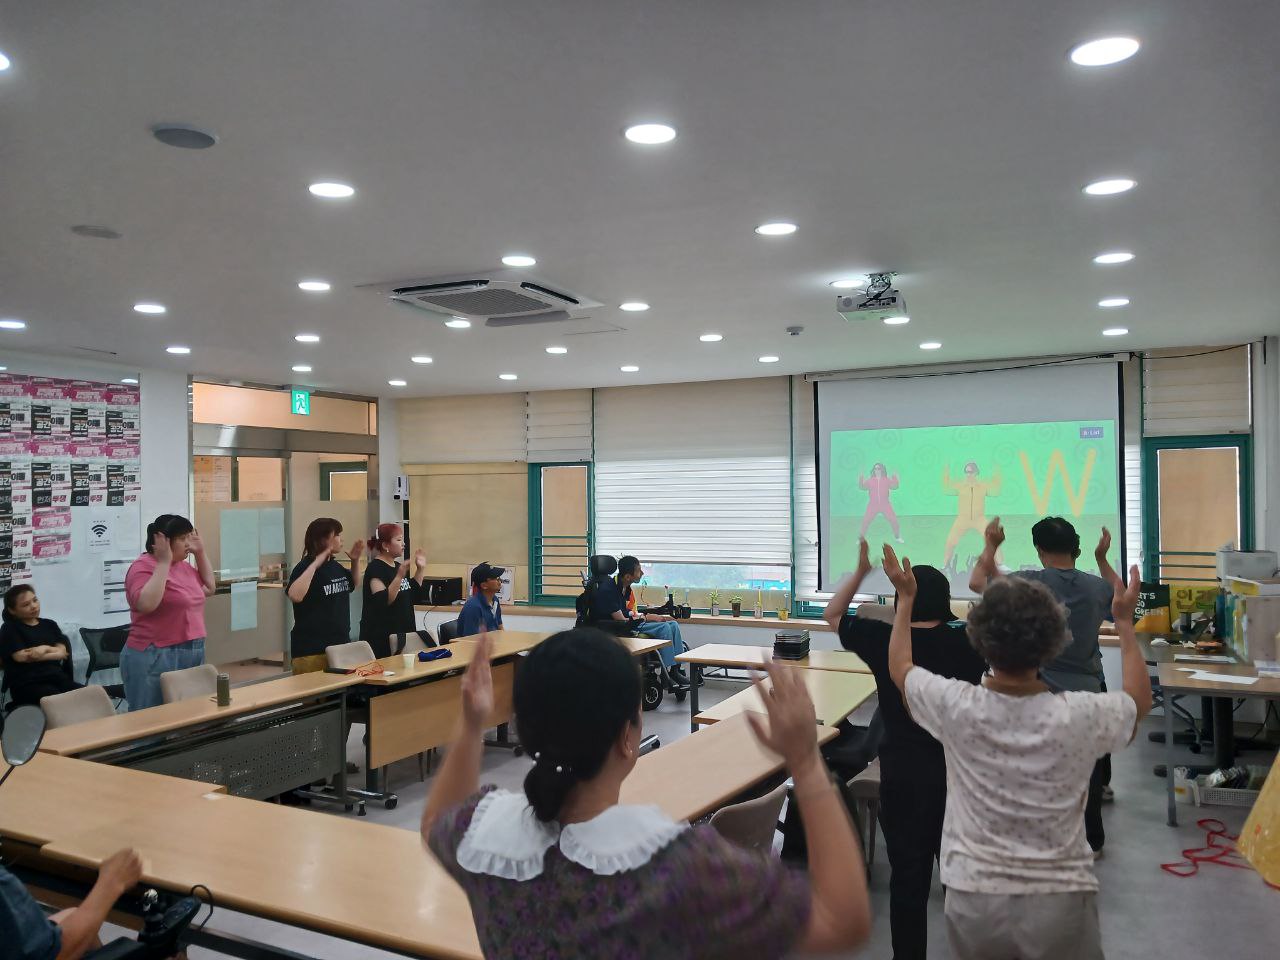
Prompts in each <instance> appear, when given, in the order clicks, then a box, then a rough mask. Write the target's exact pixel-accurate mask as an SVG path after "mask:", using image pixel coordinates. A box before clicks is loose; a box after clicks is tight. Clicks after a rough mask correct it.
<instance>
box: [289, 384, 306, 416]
mask: <svg viewBox="0 0 1280 960" xmlns="http://www.w3.org/2000/svg"><path fill="white" fill-rule="evenodd" d="M290 409H291V410H293V412H294V413H295V414H297V415H298V416H300V417H309V416H311V391H310V390H299V389H298V388H297V387H294V389H293V401H292V403H291V404H290Z"/></svg>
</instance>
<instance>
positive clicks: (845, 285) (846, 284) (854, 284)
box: [830, 277, 867, 290]
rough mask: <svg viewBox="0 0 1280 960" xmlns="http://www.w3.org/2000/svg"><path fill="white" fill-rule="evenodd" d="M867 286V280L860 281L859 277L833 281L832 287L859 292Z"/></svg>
mask: <svg viewBox="0 0 1280 960" xmlns="http://www.w3.org/2000/svg"><path fill="white" fill-rule="evenodd" d="M866 285H867V281H866V280H859V279H858V278H857V277H842V278H841V279H839V280H832V281H831V283H830V286H833V287H835V288H836V289H837V290H859V289H861V288H862V287H865V286H866Z"/></svg>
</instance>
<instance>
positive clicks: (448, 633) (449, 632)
mask: <svg viewBox="0 0 1280 960" xmlns="http://www.w3.org/2000/svg"><path fill="white" fill-rule="evenodd" d="M436 629H437V630H439V631H440V642H441V643H452V642H453V641H454V640H457V639H458V621H457V618H454V619H453V620H446V621H445V622H444V623H442V624H440V626H439V627H437V628H436Z"/></svg>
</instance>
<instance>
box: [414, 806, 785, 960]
mask: <svg viewBox="0 0 1280 960" xmlns="http://www.w3.org/2000/svg"><path fill="white" fill-rule="evenodd" d="M493 789H494V788H493V787H484V788H482V789H481V790H480V791H479V792H478V793H476V794H475V795H473V796H471V797H469V798H468V799H467V800H465V801H464V802H463V803H461V804H460V805H458V806H457V807H455V808H454V809H452V810H450V811H448V812H447V813H445V814H443V815H442V816H441V817H440V818H439V820H437V821H436V823H435V825H434V826H433V827H432V830H431V836H430V847H431V851H432V852H433V853H434V854H435V855H436V857H437V858H438V859H439V860H440V862H441V864H443V865H444V867H445V869H446V870H448V871H449V873H450V875H451V876H452V877H453V878H454V879H455V880H457V881H458V883H459V884H460V885H461V886H462V889H463V890H465V891H466V893H467V899H468V900H469V901H470V902H471V911H472V914H473V915H474V917H475V923H476V930H477V932H478V934H479V937H480V946H481V948H482V949H483V950H484V955H485V956H486V957H488V958H490V960H495V958H509V960H571V958H582V960H647V958H655V960H657V958H662V960H668V958H670V960H680V958H694V957H698V958H701V957H707V958H718V957H724V958H732V960H745V958H750V960H768V958H771V957H781V956H784V955H786V954H787V953H788V952H790V951H791V950H792V949H793V948H794V947H795V945H796V943H797V942H798V940H799V938H800V935H801V933H802V932H803V930H804V928H805V925H806V924H807V923H808V920H809V882H808V878H807V877H806V876H805V875H804V874H803V873H801V872H799V871H797V870H793V869H791V868H788V867H785V866H783V864H782V863H781V862H780V861H779V860H777V859H776V858H774V857H772V856H767V855H764V854H759V853H754V852H752V851H748V850H746V849H744V848H742V847H739V846H737V845H736V844H733V843H731V842H729V841H728V840H725V839H724V838H723V837H721V836H720V835H719V834H718V833H717V832H716V831H715V830H714V829H712V828H711V827H705V826H704V827H693V828H691V829H689V830H685V831H684V832H682V833H681V834H680V835H679V836H678V837H676V839H675V840H673V841H671V842H670V843H669V844H668V845H666V846H665V847H663V848H662V849H661V850H659V851H658V852H657V853H656V854H654V855H653V857H652V858H651V859H650V860H649V862H648V863H646V864H645V865H644V866H642V867H638V868H636V869H634V870H627V871H625V872H622V873H616V874H612V875H609V876H601V875H598V874H596V873H593V872H592V871H591V870H589V869H587V868H586V867H583V866H579V865H578V864H577V863H574V862H573V861H571V860H569V859H567V858H566V857H565V856H564V854H563V853H561V851H560V848H559V847H558V846H552V847H551V848H550V849H549V850H547V852H546V854H545V857H544V859H543V866H542V873H541V875H539V876H537V877H534V878H533V879H531V880H524V881H519V880H506V879H503V878H500V877H495V876H490V875H488V874H483V873H472V872H470V871H468V870H465V869H463V868H462V867H461V866H459V865H458V860H457V853H458V846H459V844H461V843H462V839H463V836H464V835H465V834H466V832H467V827H468V826H469V825H470V824H471V818H472V815H473V814H474V813H475V810H476V805H477V804H478V803H479V802H480V800H481V798H482V797H484V795H485V794H487V793H488V792H490V791H491V790H493Z"/></svg>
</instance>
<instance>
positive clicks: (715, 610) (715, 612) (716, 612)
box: [711, 603, 720, 617]
mask: <svg viewBox="0 0 1280 960" xmlns="http://www.w3.org/2000/svg"><path fill="white" fill-rule="evenodd" d="M711 615H712V616H713V617H718V616H720V604H718V603H713V604H712V605H711Z"/></svg>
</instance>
